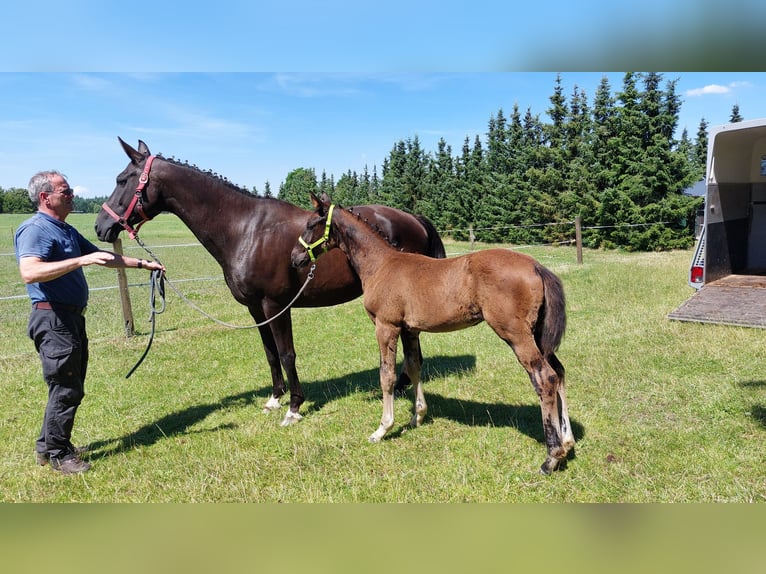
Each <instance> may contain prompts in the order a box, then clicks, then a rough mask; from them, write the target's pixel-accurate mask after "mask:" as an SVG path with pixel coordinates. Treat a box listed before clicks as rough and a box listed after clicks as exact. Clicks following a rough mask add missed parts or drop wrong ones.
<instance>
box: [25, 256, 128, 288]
mask: <svg viewBox="0 0 766 574" xmlns="http://www.w3.org/2000/svg"><path fill="white" fill-rule="evenodd" d="M114 257H115V256H114V254H112V253H109V252H107V251H94V252H93V253H88V254H87V255H81V256H80V257H71V258H70V259H64V260H62V261H43V260H42V259H40V258H39V257H29V256H28V257H22V258H21V259H19V272H20V273H21V279H22V280H23V281H24V283H26V284H29V283H45V282H46V281H53V280H54V279H58V278H59V277H61V276H62V275H66V274H67V273H70V272H71V271H74V270H75V269H78V268H80V267H85V266H87V265H93V264H96V265H108V264H109V262H110V261H112V260H113V259H114Z"/></svg>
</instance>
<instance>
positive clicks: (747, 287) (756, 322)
mask: <svg viewBox="0 0 766 574" xmlns="http://www.w3.org/2000/svg"><path fill="white" fill-rule="evenodd" d="M668 319H673V320H676V321H692V322H697V323H715V324H718V325H737V326H742V327H758V328H761V329H766V276H764V275H728V276H726V277H723V278H722V279H719V280H718V281H714V282H712V283H706V284H705V286H704V287H702V288H701V289H700V290H699V291H697V292H696V293H695V294H694V295H692V296H691V297H690V298H689V299H687V300H686V301H685V302H684V303H683V304H682V305H681V306H680V307H679V308H678V309H676V310H675V311H673V312H672V313H669V314H668Z"/></svg>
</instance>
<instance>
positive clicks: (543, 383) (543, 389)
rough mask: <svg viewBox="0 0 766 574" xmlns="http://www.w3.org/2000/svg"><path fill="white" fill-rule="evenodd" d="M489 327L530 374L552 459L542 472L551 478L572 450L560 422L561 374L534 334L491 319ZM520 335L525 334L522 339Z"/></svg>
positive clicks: (549, 457)
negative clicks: (543, 353) (510, 349)
mask: <svg viewBox="0 0 766 574" xmlns="http://www.w3.org/2000/svg"><path fill="white" fill-rule="evenodd" d="M485 318H486V314H485ZM487 323H488V324H489V325H490V327H492V329H494V331H495V332H496V333H497V334H498V335H499V336H500V337H501V338H502V339H503V340H504V341H505V342H506V343H508V344H509V345H510V346H511V348H512V349H513V352H514V353H515V354H516V358H517V359H518V361H519V363H521V366H522V367H524V370H526V371H527V374H528V375H529V380H530V381H531V382H532V386H533V387H534V389H535V392H536V393H537V396H538V397H539V399H540V410H541V414H542V418H543V432H544V433H545V445H546V447H547V451H548V456H547V457H546V459H545V461H544V462H543V464H542V466H540V471H541V472H542V473H543V474H550V473H551V472H553V471H554V470H556V468H557V467H558V466H559V463H560V462H561V461H562V460H564V459H565V458H566V456H567V452H568V451H569V447H568V446H567V445H566V444H565V443H564V440H563V438H562V428H561V423H560V422H559V410H558V397H559V387H560V382H561V381H560V379H559V374H558V372H557V371H556V370H555V369H554V368H553V367H552V366H551V365H550V364H549V363H548V361H546V360H545V358H544V357H543V355H542V353H540V349H538V348H537V344H536V343H535V340H534V337H533V336H532V333H528V334H527V333H525V332H524V331H525V329H524V328H523V327H521V326H519V327H518V328H515V329H514V328H504V327H503V326H500V325H497V324H496V323H495V324H493V322H490V319H488V320H487ZM520 333H524V334H521V335H520ZM568 421H569V419H568V418H567V427H569V422H568Z"/></svg>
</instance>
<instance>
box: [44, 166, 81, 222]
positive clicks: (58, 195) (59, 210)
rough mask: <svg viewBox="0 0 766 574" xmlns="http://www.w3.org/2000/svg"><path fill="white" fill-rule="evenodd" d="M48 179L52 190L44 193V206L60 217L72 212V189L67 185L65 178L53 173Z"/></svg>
mask: <svg viewBox="0 0 766 574" xmlns="http://www.w3.org/2000/svg"><path fill="white" fill-rule="evenodd" d="M50 181H51V185H52V186H53V192H51V193H48V194H46V195H47V196H46V197H45V198H44V201H45V206H46V207H47V208H48V209H50V210H51V211H54V212H55V213H56V214H57V215H59V216H60V217H66V216H67V215H69V214H70V213H71V212H72V208H73V204H74V191H73V190H72V188H71V187H69V184H68V183H67V180H66V179H64V178H63V177H61V176H60V175H54V176H53V177H51V180H50Z"/></svg>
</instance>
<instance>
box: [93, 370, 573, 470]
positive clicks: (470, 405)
mask: <svg viewBox="0 0 766 574" xmlns="http://www.w3.org/2000/svg"><path fill="white" fill-rule="evenodd" d="M400 367H401V366H400ZM475 368H476V357H474V356H473V355H460V356H456V357H453V356H438V357H430V358H426V359H425V361H424V363H423V372H422V377H423V381H424V382H428V381H429V380H432V379H438V378H440V377H443V376H446V375H453V374H458V375H459V374H470V373H472V372H473V371H474V370H475ZM378 376H379V373H378V369H377V368H376V369H367V370H364V371H358V372H356V373H352V374H349V375H346V376H343V377H339V378H335V379H328V380H325V381H314V382H310V383H303V384H302V387H303V391H304V395H305V396H306V402H307V404H308V405H309V407H308V408H307V409H306V410H305V411H304V412H305V414H306V415H310V414H311V413H312V412H317V411H320V410H321V409H322V408H323V407H324V406H325V405H326V404H328V403H331V402H332V401H334V400H337V399H339V398H342V397H345V396H351V395H353V394H355V393H358V392H372V391H375V390H378V391H379V389H380V384H379V379H378ZM271 392H272V389H271V386H270V385H269V386H266V387H262V388H261V389H257V390H253V391H247V392H243V393H238V394H235V395H229V396H227V397H223V398H222V399H221V400H219V401H217V402H213V403H206V404H202V405H195V406H192V407H189V408H186V409H183V410H180V411H176V412H174V413H170V414H167V415H165V416H163V417H161V418H159V419H157V420H156V421H153V422H150V423H148V424H145V425H143V426H142V427H140V428H138V429H136V430H135V431H134V432H131V433H129V434H127V435H124V436H122V437H118V438H113V439H104V440H100V441H94V442H91V443H90V444H89V445H88V451H89V452H90V456H89V458H90V459H92V460H95V459H99V458H104V457H108V456H112V455H115V454H118V453H120V452H124V451H126V450H130V449H133V448H136V447H137V446H150V445H152V444H155V443H157V442H159V441H161V440H163V439H165V438H168V437H171V436H176V435H183V434H191V433H197V432H216V431H218V430H225V429H232V428H236V425H235V424H233V423H231V424H223V425H219V426H217V427H215V428H212V429H204V430H199V431H196V430H190V428H191V427H192V426H194V425H195V424H197V423H199V422H201V421H203V420H204V419H206V418H207V417H208V416H210V415H211V414H212V413H214V412H216V411H219V410H223V409H228V408H232V407H243V408H252V407H253V406H256V407H258V410H259V411H260V408H261V407H262V406H263V404H264V403H265V402H266V400H268V398H269V397H270V396H271ZM530 393H531V394H532V395H533V396H534V394H533V391H532V388H531V386H530ZM288 396H289V395H288ZM398 400H412V390H411V387H410V389H408V391H407V393H406V398H404V399H398ZM426 400H427V401H428V407H429V410H428V418H427V421H428V420H429V419H433V418H447V419H449V420H452V421H455V422H458V423H460V424H464V425H467V426H488V425H489V426H496V427H512V428H515V429H517V430H518V431H519V432H522V433H524V434H526V435H527V436H529V437H531V438H533V439H535V440H536V441H538V442H540V443H544V442H545V438H544V435H543V428H542V420H541V415H540V404H539V402H537V401H536V400H535V401H534V402H533V403H531V404H529V405H505V404H502V403H486V402H479V401H472V400H458V399H453V398H449V397H444V396H441V395H437V394H433V393H429V392H428V390H426ZM283 401H285V399H284V398H283ZM304 408H305V406H304ZM426 424H427V422H426ZM572 430H573V432H574V435H575V438H576V439H577V440H579V439H580V438H582V436H583V435H584V429H583V427H582V425H580V424H578V423H576V422H575V421H572ZM400 434H401V429H397V430H395V431H393V432H391V433H389V435H387V438H396V437H397V436H399V435H400Z"/></svg>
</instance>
